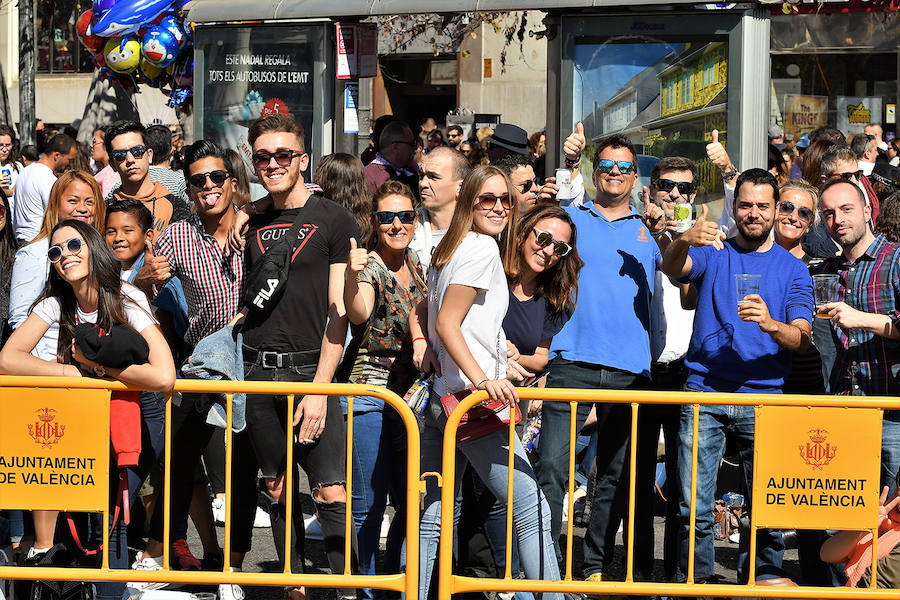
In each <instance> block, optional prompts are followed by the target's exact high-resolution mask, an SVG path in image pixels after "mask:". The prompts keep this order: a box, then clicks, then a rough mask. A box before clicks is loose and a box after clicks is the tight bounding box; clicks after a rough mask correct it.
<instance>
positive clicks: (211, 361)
mask: <svg viewBox="0 0 900 600" xmlns="http://www.w3.org/2000/svg"><path fill="white" fill-rule="evenodd" d="M242 347H243V336H242V335H241V328H240V326H238V327H235V326H233V325H229V326H226V327H223V328H222V329H220V330H218V331H216V332H215V333H211V334H210V335H208V336H206V337H205V338H203V339H202V340H200V341H199V342H197V346H196V347H195V348H194V351H193V352H192V353H191V355H190V356H189V357H188V360H187V363H185V365H184V367H182V369H181V370H182V373H183V374H184V376H185V377H186V378H189V379H212V380H216V381H218V380H222V379H228V380H230V381H243V379H244V355H243V351H242ZM204 400H205V401H204ZM210 404H212V407H211V410H210V411H209V413H208V414H207V415H206V422H207V423H209V424H210V425H215V426H216V427H221V428H223V429H224V428H225V427H226V424H227V421H226V412H225V410H226V409H225V394H203V395H202V396H201V400H198V402H197V403H195V405H194V406H195V408H196V409H197V410H198V411H199V412H203V411H204V410H206V409H207V407H209V406H210ZM232 406H233V408H232V427H231V428H232V430H234V431H235V432H240V431H243V430H244V427H246V425H247V420H246V416H245V415H246V406H247V396H246V394H242V393H236V394H234V398H233V405H232Z"/></svg>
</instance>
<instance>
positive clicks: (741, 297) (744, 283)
mask: <svg viewBox="0 0 900 600" xmlns="http://www.w3.org/2000/svg"><path fill="white" fill-rule="evenodd" d="M760 280H762V275H753V274H750V273H736V274H735V276H734V283H735V287H736V288H737V299H738V309H740V308H741V305H743V304H744V302H746V300H745V298H746V297H747V296H749V295H750V294H759V282H760Z"/></svg>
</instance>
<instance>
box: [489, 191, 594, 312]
mask: <svg viewBox="0 0 900 600" xmlns="http://www.w3.org/2000/svg"><path fill="white" fill-rule="evenodd" d="M544 219H559V220H560V221H562V222H564V223H566V224H568V226H569V227H570V228H571V229H572V237H571V238H570V239H569V245H570V246H571V247H572V250H571V251H570V252H569V253H568V254H566V255H565V256H563V257H562V258H560V259H559V262H557V263H556V265H554V266H553V267H551V268H549V269H545V270H544V271H542V272H541V273H538V275H537V279H536V281H535V283H536V287H535V290H534V295H535V297H541V296H543V297H545V298H546V299H547V301H548V302H549V303H550V305H551V306H552V307H553V308H554V309H556V310H567V311H570V312H571V311H572V310H574V309H575V303H576V302H577V300H578V272H579V271H581V268H582V267H583V266H584V261H583V260H581V257H580V256H578V248H577V244H576V241H577V238H576V235H577V232H576V228H575V223H574V222H573V221H572V217H570V216H569V213H567V212H566V211H565V210H564V209H562V208H560V207H559V206H558V205H556V204H538V205H537V206H535V207H533V208H531V209H529V210H528V211H527V212H525V214H523V215H522V218H521V219H519V225H518V227H516V230H515V232H516V233H515V240H514V243H515V247H516V252H515V253H514V254H513V255H512V256H511V257H509V259H508V260H504V261H503V270H504V271H506V280H507V281H509V283H510V285H512V284H515V283H518V282H519V281H520V280H521V278H522V248H523V246H524V245H525V242H526V240H527V239H528V236H529V235H531V231H532V230H533V229H534V226H535V225H536V224H537V223H538V222H539V221H542V220H544Z"/></svg>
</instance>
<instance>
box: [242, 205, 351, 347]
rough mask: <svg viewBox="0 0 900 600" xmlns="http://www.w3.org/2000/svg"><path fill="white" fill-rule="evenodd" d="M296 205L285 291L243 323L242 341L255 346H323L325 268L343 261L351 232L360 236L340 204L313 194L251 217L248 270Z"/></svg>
mask: <svg viewBox="0 0 900 600" xmlns="http://www.w3.org/2000/svg"><path fill="white" fill-rule="evenodd" d="M300 210H303V216H302V220H303V226H302V227H301V228H300V232H299V233H298V234H297V243H295V244H294V245H295V246H296V250H295V251H294V254H293V256H292V258H291V270H290V277H289V279H288V281H287V284H286V285H285V288H284V295H282V297H281V299H280V300H279V301H278V304H276V305H275V307H274V308H273V309H272V312H270V313H269V314H267V315H254V314H253V312H251V313H250V316H249V317H248V320H247V323H246V325H245V326H244V343H245V344H246V345H248V346H250V347H252V348H256V349H257V350H267V351H272V352H302V351H308V350H319V349H320V348H321V347H322V336H323V335H324V333H325V324H326V322H327V321H328V273H329V268H330V266H331V265H333V264H335V263H346V262H347V256H348V255H349V253H350V238H351V237H354V238H356V239H357V240H359V229H358V227H357V225H356V221H355V220H354V219H353V217H352V216H351V215H350V213H349V212H347V210H346V209H345V208H343V207H341V206H340V205H338V204H336V203H334V202H332V201H331V200H328V199H327V198H324V197H322V196H318V195H313V196H310V197H309V200H307V202H306V206H305V207H304V208H303V209H299V208H292V209H289V210H282V211H278V210H271V211H268V212H266V213H265V214H261V215H256V216H254V217H252V218H251V219H250V223H249V230H248V231H247V245H246V246H245V251H244V261H245V262H246V268H247V272H248V273H249V272H251V271H252V270H253V265H254V262H255V261H258V260H259V259H260V258H261V257H262V255H263V254H265V252H266V250H267V249H268V248H270V247H271V246H272V245H273V244H274V243H275V242H277V241H278V240H279V239H280V238H281V236H283V235H285V234H286V233H287V232H288V230H290V228H291V225H292V224H293V222H294V218H295V217H296V216H297V213H298V212H299V211H300Z"/></svg>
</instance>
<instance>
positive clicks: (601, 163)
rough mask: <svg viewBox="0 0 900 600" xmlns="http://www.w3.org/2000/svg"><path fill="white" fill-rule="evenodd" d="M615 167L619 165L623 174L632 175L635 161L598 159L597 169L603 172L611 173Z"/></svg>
mask: <svg viewBox="0 0 900 600" xmlns="http://www.w3.org/2000/svg"><path fill="white" fill-rule="evenodd" d="M613 167H618V168H619V173H621V174H622V175H630V174H631V173H632V172H634V163H633V162H631V161H628V160H609V159H603V160H598V161H597V166H596V167H595V169H596V170H597V171H600V172H601V173H610V172H612V170H613Z"/></svg>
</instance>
